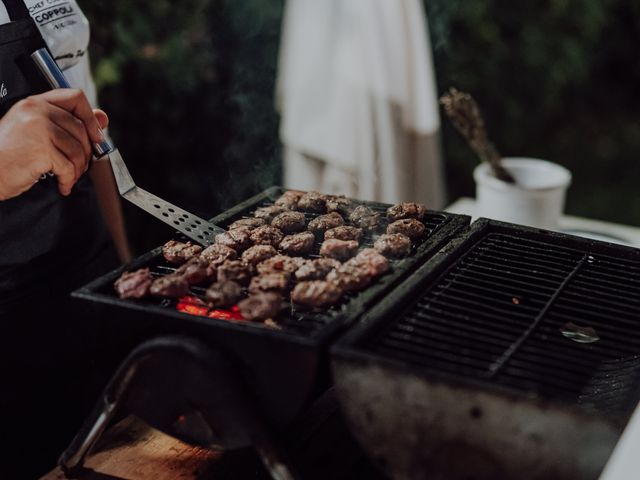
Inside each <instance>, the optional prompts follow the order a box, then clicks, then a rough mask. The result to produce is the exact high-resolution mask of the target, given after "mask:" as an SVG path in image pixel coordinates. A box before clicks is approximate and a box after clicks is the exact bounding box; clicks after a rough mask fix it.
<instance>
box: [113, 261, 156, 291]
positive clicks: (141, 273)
mask: <svg viewBox="0 0 640 480" xmlns="http://www.w3.org/2000/svg"><path fill="white" fill-rule="evenodd" d="M152 283H153V277H152V276H151V272H150V271H149V269H148V268H141V269H140V270H136V271H135V272H125V273H123V274H122V275H121V276H120V278H119V279H118V280H116V281H115V283H114V284H113V287H114V288H115V290H116V292H117V293H118V296H119V297H120V298H143V297H146V296H147V295H149V288H150V287H151V284H152Z"/></svg>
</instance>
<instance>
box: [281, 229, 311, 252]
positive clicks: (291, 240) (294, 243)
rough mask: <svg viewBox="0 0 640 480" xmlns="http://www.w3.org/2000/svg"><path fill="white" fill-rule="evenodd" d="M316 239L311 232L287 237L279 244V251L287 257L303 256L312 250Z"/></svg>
mask: <svg viewBox="0 0 640 480" xmlns="http://www.w3.org/2000/svg"><path fill="white" fill-rule="evenodd" d="M315 241H316V237H315V236H314V235H313V233H311V232H301V233H294V234H293V235H287V236H286V237H284V238H283V239H282V241H281V242H280V251H281V252H283V253H286V254H287V255H294V256H296V255H304V254H305V253H309V252H310V251H311V249H312V248H313V244H314V243H315Z"/></svg>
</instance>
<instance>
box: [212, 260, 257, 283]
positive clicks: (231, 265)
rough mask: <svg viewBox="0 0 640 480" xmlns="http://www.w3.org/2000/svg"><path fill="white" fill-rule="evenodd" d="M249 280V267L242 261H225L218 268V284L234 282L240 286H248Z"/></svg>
mask: <svg viewBox="0 0 640 480" xmlns="http://www.w3.org/2000/svg"><path fill="white" fill-rule="evenodd" d="M250 280H251V267H250V266H249V265H247V264H246V263H244V262H243V261H242V260H227V261H226V262H224V263H223V264H222V265H220V266H219V267H218V281H219V282H236V283H239V284H240V285H249V281H250Z"/></svg>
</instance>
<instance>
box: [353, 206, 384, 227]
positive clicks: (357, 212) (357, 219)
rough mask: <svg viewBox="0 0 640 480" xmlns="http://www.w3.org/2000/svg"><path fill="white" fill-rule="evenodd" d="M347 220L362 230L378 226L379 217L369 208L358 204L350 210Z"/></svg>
mask: <svg viewBox="0 0 640 480" xmlns="http://www.w3.org/2000/svg"><path fill="white" fill-rule="evenodd" d="M349 221H350V222H351V223H353V224H354V225H355V226H356V227H359V228H362V229H364V230H376V229H378V228H380V221H381V218H380V214H378V213H376V212H374V211H373V210H372V209H371V208H369V207H367V206H366V205H360V206H358V207H356V208H355V209H354V210H353V212H351V215H349Z"/></svg>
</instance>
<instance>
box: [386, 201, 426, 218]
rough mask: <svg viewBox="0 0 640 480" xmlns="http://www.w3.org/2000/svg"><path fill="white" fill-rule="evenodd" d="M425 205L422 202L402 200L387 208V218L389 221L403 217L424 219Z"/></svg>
mask: <svg viewBox="0 0 640 480" xmlns="http://www.w3.org/2000/svg"><path fill="white" fill-rule="evenodd" d="M426 213H427V207H426V206H425V205H423V204H422V203H414V202H404V203H400V204H398V205H394V206H393V207H389V208H388V209H387V218H388V219H389V221H390V222H395V221H397V220H402V219H403V218H415V219H416V220H422V219H424V216H425V214H426Z"/></svg>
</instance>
